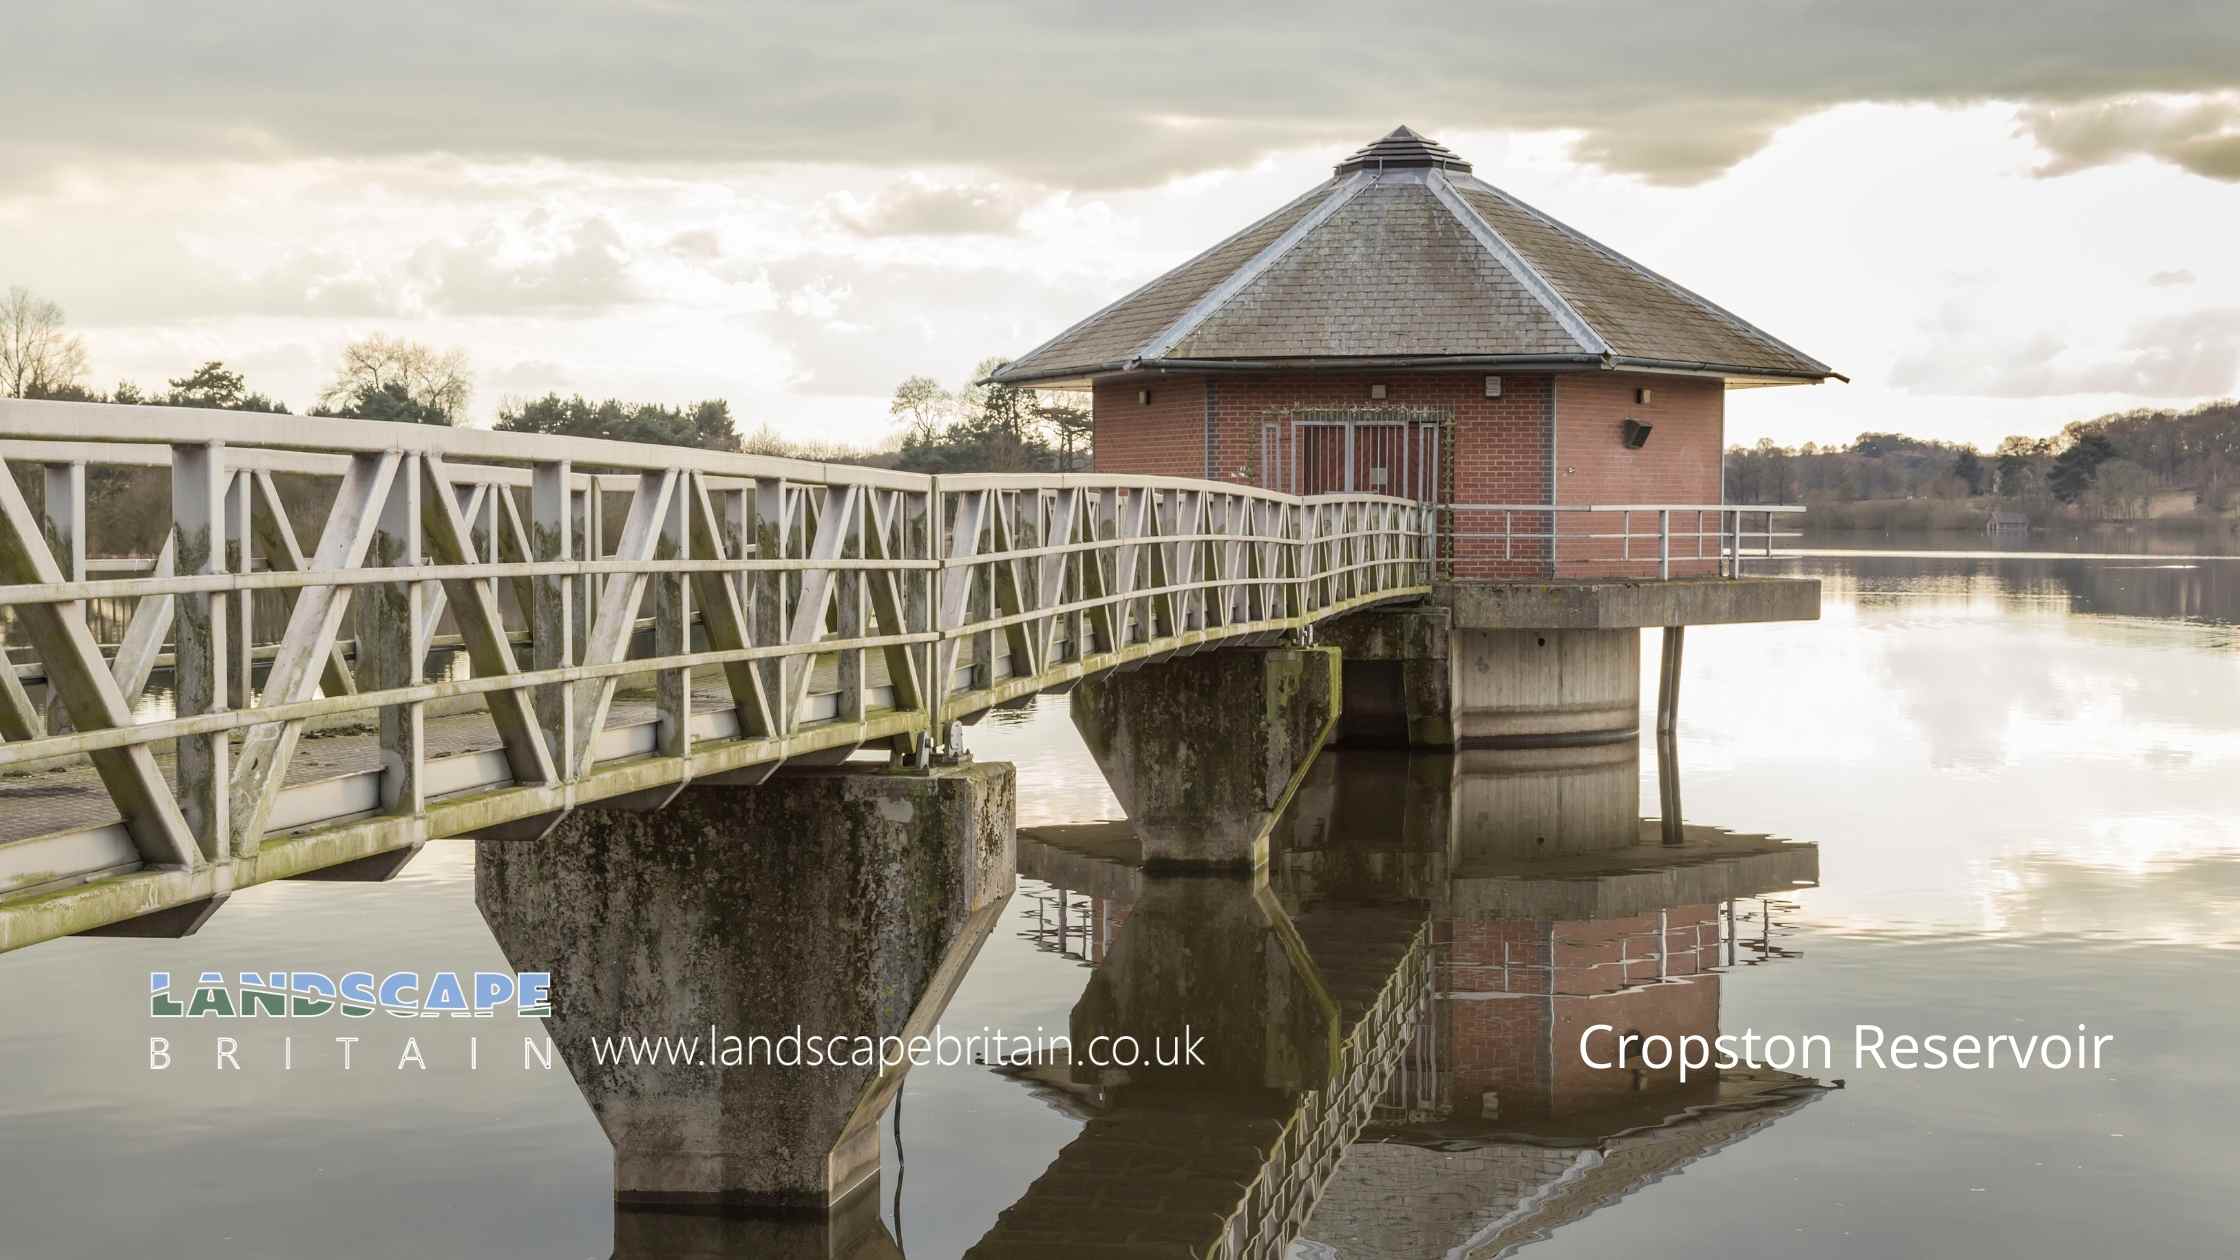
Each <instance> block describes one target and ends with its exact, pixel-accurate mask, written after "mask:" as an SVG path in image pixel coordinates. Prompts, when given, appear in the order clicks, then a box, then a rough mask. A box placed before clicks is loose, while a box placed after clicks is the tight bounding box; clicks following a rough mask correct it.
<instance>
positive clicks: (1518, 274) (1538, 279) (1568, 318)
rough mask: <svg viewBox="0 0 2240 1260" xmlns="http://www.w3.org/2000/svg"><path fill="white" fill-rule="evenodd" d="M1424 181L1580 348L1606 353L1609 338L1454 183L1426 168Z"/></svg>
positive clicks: (1442, 203)
mask: <svg viewBox="0 0 2240 1260" xmlns="http://www.w3.org/2000/svg"><path fill="white" fill-rule="evenodd" d="M1465 177H1466V178H1468V176H1465ZM1478 182H1480V183H1483V182H1484V181H1482V180H1481V181H1478ZM1424 183H1425V184H1426V185H1427V186H1429V187H1430V189H1431V195H1432V196H1433V197H1436V198H1437V199H1438V201H1439V204H1440V205H1442V206H1444V207H1446V210H1447V213H1449V214H1451V215H1453V216H1454V217H1455V219H1456V220H1457V221H1459V222H1460V223H1461V224H1462V226H1463V229H1464V230H1465V231H1468V232H1469V233H1470V235H1471V237H1472V238H1473V239H1475V240H1476V241H1477V242H1478V245H1479V247H1480V248H1482V249H1484V250H1485V251H1486V252H1487V253H1489V254H1491V255H1493V257H1494V260H1495V261H1496V262H1499V263H1500V264H1501V265H1502V267H1503V268H1504V269H1506V270H1507V271H1508V272H1509V274H1510V275H1511V276H1513V277H1515V278H1516V281H1517V283H1518V284H1520V285H1523V286H1524V289H1525V291H1526V292H1527V293H1530V294H1531V295H1532V296H1533V297H1534V298H1535V299H1536V300H1538V301H1539V303H1540V305H1541V307H1542V308H1543V309H1545V310H1546V311H1547V312H1548V314H1549V315H1551V316H1553V317H1554V318H1555V321H1556V323H1558V324H1560V325H1562V326H1563V331H1564V332H1565V333H1566V334H1568V335H1569V336H1570V338H1571V340H1573V341H1574V342H1577V343H1578V346H1579V348H1580V349H1581V350H1583V351H1585V352H1587V353H1588V354H1598V355H1608V354H1609V353H1610V343H1609V341H1608V340H1607V339H1605V338H1604V337H1603V335H1602V334H1601V333H1600V332H1598V331H1596V329H1595V326H1594V325H1593V324H1592V323H1589V322H1588V320H1587V317H1586V316H1584V315H1582V314H1580V313H1579V310H1578V308H1576V307H1574V306H1572V305H1571V302H1570V300H1569V299H1567V298H1565V297H1564V296H1563V294H1562V292H1561V291H1559V290H1558V289H1557V288H1556V286H1555V285H1554V283H1553V282H1551V281H1550V280H1549V279H1548V278H1547V277H1546V276H1544V275H1542V274H1541V273H1540V269H1539V268H1538V267H1535V266H1533V265H1532V262H1531V260H1530V259H1527V258H1526V257H1525V256H1524V255H1523V254H1521V253H1519V252H1518V251H1517V247H1516V246H1514V245H1511V244H1510V243H1509V239H1508V238H1507V237H1505V236H1503V235H1501V233H1500V231H1499V230H1498V229H1497V228H1495V227H1494V226H1493V225H1492V224H1491V223H1488V222H1486V219H1485V216H1484V215H1481V214H1479V213H1478V212H1477V211H1476V210H1475V209H1473V208H1472V207H1471V206H1470V203H1469V202H1466V201H1464V200H1463V199H1462V198H1461V196H1459V195H1458V194H1457V193H1456V192H1455V189H1454V185H1452V184H1451V183H1449V182H1448V180H1447V177H1446V173H1445V172H1444V171H1439V170H1432V171H1430V172H1429V173H1428V174H1427V176H1426V178H1425V180H1424ZM1488 186H1489V187H1490V185H1488Z"/></svg>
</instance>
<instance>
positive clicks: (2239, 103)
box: [2019, 91, 2240, 180]
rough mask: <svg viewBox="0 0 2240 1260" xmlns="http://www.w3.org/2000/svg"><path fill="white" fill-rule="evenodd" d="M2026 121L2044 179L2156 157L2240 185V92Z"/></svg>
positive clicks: (2106, 105)
mask: <svg viewBox="0 0 2240 1260" xmlns="http://www.w3.org/2000/svg"><path fill="white" fill-rule="evenodd" d="M2019 121H2020V122H2021V125H2022V129H2023V132H2024V133H2025V134H2027V135H2028V136H2029V137H2030V138H2031V139H2032V140H2034V141H2036V142H2037V144H2038V145H2039V147H2041V148H2043V149H2044V150H2045V151H2046V153H2047V155H2048V156H2047V158H2046V161H2045V162H2044V163H2043V164H2041V165H2040V166H2039V167H2038V174H2040V175H2045V176H2056V175H2068V174H2071V173H2073V172H2076V171H2080V170H2083V169H2085V168H2087V167H2092V166H2104V165H2107V164H2108V163H2111V162H2121V161H2123V160H2125V159H2127V158H2133V157H2149V158H2154V159H2157V160H2159V161H2163V162H2168V163H2170V164H2171V165H2173V166H2177V167H2182V168H2184V169H2185V170H2189V171H2192V172H2193V173H2194V174H2196V175H2202V176H2206V177H2207V178H2210V179H2222V180H2240V91H2234V92H2218V93H2214V94H2211V95H2207V96H2194V97H2170V96H2143V97H2129V96H2127V97H2118V98H2113V99H2108V100H2098V101H2089V102H2085V103H2082V104H2076V105H2040V106H2034V107H2031V108H2029V109H2025V110H2023V111H2022V114H2021V116H2020V120H2019Z"/></svg>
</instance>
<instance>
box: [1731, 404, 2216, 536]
mask: <svg viewBox="0 0 2240 1260" xmlns="http://www.w3.org/2000/svg"><path fill="white" fill-rule="evenodd" d="M1726 494H1727V498H1728V500H1729V501H1732V502H1738V503H1803V504H1805V505H1807V506H1808V507H1810V508H1811V509H1812V512H1811V515H1810V520H1811V522H1812V525H1813V527H1814V528H1818V529H1873V530H1888V529H1982V528H1983V527H1984V525H1985V524H1986V523H1987V521H1988V520H1989V519H1990V516H1991V514H1992V513H1993V512H2001V513H2006V514H2009V515H2010V516H2020V517H2022V518H2026V519H2027V520H2028V521H2029V522H2031V523H2032V524H2033V525H2039V526H2043V525H2047V524H2051V523H2053V522H2055V521H2075V522H2083V521H2144V520H2153V521H2156V522H2158V523H2170V524H2176V525H2185V526H2192V527H2201V526H2203V525H2207V524H2209V523H2211V522H2223V521H2226V520H2229V519H2232V518H2234V517H2235V516H2240V401H2234V400H2231V399H2227V400H2224V401H2220V402H2213V403H2205V404H2203V405H2201V406H2198V407H2193V408H2190V409H2187V410H2183V411H2171V410H2153V409H2142V410H2138V411H2125V412H2118V413H2115V414H2112V415H2105V416H2100V417H2098V418H2096V419H2092V420H2079V421H2075V422H2072V423H2070V424H2069V425H2067V426H2065V427H2064V428H2063V429H2062V430H2061V432H2060V433H2058V434H2055V435H2054V436H2052V437H2044V438H2039V437H2026V436H2020V435H2017V436H2012V437H2008V438H2006V439H2005V440H2003V441H2001V442H2000V443H1999V445H1998V446H1997V447H1995V448H1993V449H1992V450H1991V451H1990V452H1989V453H1988V454H1987V453H1984V452H1981V451H1978V450H1977V449H1976V448H1975V447H1974V446H1973V445H1972V444H1966V443H1956V442H1940V441H1937V440H1934V439H1930V438H1916V437H1909V436H1907V435H1905V434H1902V433H1862V434H1860V435H1859V436H1858V438H1857V439H1856V440H1854V441H1852V442H1850V443H1848V444H1844V445H1837V446H1820V445H1817V444H1815V443H1811V442H1807V443H1805V444H1804V445H1803V446H1801V447H1784V446H1777V445H1775V444H1774V443H1773V442H1772V441H1771V440H1770V439H1760V440H1759V442H1758V444H1757V445H1755V446H1735V447H1730V448H1729V449H1728V451H1727V459H1726Z"/></svg>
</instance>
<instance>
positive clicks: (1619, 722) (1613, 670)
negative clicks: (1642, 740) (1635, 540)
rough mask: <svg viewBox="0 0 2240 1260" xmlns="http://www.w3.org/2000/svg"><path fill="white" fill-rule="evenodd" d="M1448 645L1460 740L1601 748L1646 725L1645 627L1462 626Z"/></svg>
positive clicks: (1496, 744) (1497, 744)
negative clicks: (1642, 629) (1643, 699)
mask: <svg viewBox="0 0 2240 1260" xmlns="http://www.w3.org/2000/svg"><path fill="white" fill-rule="evenodd" d="M1448 642H1449V643H1450V644H1451V645H1452V647H1451V651H1452V653H1453V656H1452V659H1451V662H1450V664H1449V674H1450V676H1451V677H1452V679H1453V685H1454V726H1455V734H1456V737H1457V742H1459V743H1462V744H1465V745H1472V744H1475V745H1479V746H1492V747H1514V748H1526V747H1533V746H1545V745H1552V744H1580V743H1600V742H1605V741H1612V740H1630V739H1632V738H1634V736H1635V733H1636V732H1637V731H1638V730H1639V728H1640V724H1641V632H1640V631H1639V630H1631V629H1628V630H1465V629H1460V628H1457V629H1455V630H1453V631H1452V632H1451V633H1450V635H1449V639H1448Z"/></svg>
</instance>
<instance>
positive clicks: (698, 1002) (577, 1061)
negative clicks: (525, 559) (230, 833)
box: [475, 763, 1015, 1212]
mask: <svg viewBox="0 0 2240 1260" xmlns="http://www.w3.org/2000/svg"><path fill="white" fill-rule="evenodd" d="M1013 814H1014V800H1013V776H1012V770H1011V767H1010V766H1009V765H1006V764H1002V763H987V764H980V765H966V766H957V767H944V768H936V769H934V770H930V771H921V772H893V771H889V770H887V769H886V768H884V767H880V768H871V767H858V766H847V767H831V768H820V769H813V770H788V771H786V772H784V773H781V774H779V775H778V776H777V777H775V778H773V779H771V780H770V781H769V782H767V783H765V784H763V785H761V786H759V787H752V788H723V787H709V786H703V785H695V786H693V787H690V788H687V789H686V790H685V791H684V792H683V793H682V794H680V795H679V796H678V797H677V799H676V800H675V801H674V802H673V803H671V804H670V805H669V806H668V807H667V808H666V809H663V810H661V811H660V812H658V813H649V814H637V813H623V812H615V811H578V812H576V813H574V814H572V815H570V816H569V817H568V818H567V819H566V820H564V821H563V822H562V823H561V824H560V825H559V826H557V827H555V828H554V829H553V831H552V832H551V834H550V835H548V836H546V837H545V838H544V839H543V840H542V841H540V842H538V843H536V844H530V845H523V844H511V843H505V842H499V841H485V842H477V844H476V849H475V857H476V871H475V891H476V900H477V903H478V904H479V905H480V907H481V909H482V914H483V918H484V919H485V920H486V921H488V923H489V924H490V928H491V931H492V932H493V934H494V935H495V936H496V937H497V940H498V944H499V945H500V947H501V948H503V949H504V950H505V952H506V956H507V957H508V958H509V959H511V960H512V962H513V965H514V966H515V967H516V968H519V969H522V970H542V971H549V972H551V973H552V977H553V988H554V1000H553V1004H554V1013H553V1015H552V1016H551V1017H550V1021H549V1026H550V1028H551V1031H552V1039H553V1044H554V1046H555V1048H556V1049H558V1050H559V1052H560V1055H561V1057H562V1058H563V1059H564V1060H565V1061H566V1062H567V1064H568V1068H569V1070H570V1072H572V1073H573V1074H574V1076H575V1079H576V1084H577V1086H578V1088H580V1089H581V1090H582V1091H583V1094H584V1097H585V1098H586V1099H587V1100H588V1101H589V1102H590V1104H591V1108H592V1110H593V1111H594V1112H595V1113H596V1114H597V1115H598V1117H599V1122H600V1124H601V1125H602V1126H603V1127H604V1128H605V1129H606V1132H607V1136H608V1138H609V1140H610V1141H612V1142H613V1143H614V1148H615V1165H614V1169H615V1171H614V1178H615V1180H614V1185H615V1197H616V1199H617V1201H618V1202H622V1203H628V1204H655V1205H685V1206H693V1207H725V1208H732V1207H740V1208H755V1207H763V1208H789V1209H808V1210H811V1211H818V1212H823V1211H827V1210H829V1209H831V1208H832V1207H833V1205H835V1204H838V1203H840V1202H841V1201H842V1200H844V1199H846V1198H847V1197H848V1195H849V1194H850V1193H851V1192H854V1191H857V1190H859V1189H860V1188H861V1187H862V1186H863V1185H864V1184H865V1183H866V1182H867V1181H868V1180H870V1179H871V1178H874V1177H876V1176H877V1173H878V1169H879V1136H878V1129H877V1121H878V1117H879V1114H880V1112H881V1111H883V1110H884V1109H885V1106H886V1104H887V1102H888V1100H889V1099H890V1098H891V1097H892V1095H893V1092H894V1091H895V1090H896V1089H899V1088H900V1086H901V1082H902V1073H903V1070H904V1068H905V1067H906V1066H907V1064H904V1065H900V1066H896V1067H892V1068H887V1069H885V1070H881V1069H880V1068H879V1067H877V1066H875V1065H866V1066H860V1067H858V1066H846V1067H839V1066H818V1067H809V1066H795V1067H785V1066H780V1065H777V1064H773V1063H770V1062H768V1061H767V1060H768V1054H769V1047H768V1046H764V1047H763V1049H762V1051H760V1057H759V1058H758V1059H757V1060H756V1061H752V1062H749V1061H745V1060H744V1059H743V1058H742V1059H741V1060H740V1061H737V1062H735V1063H733V1062H723V1061H719V1062H717V1063H715V1064H714V1065H708V1064H699V1063H695V1064H689V1065H678V1064H666V1063H664V1064H644V1065H635V1064H615V1063H612V1062H608V1063H602V1062H600V1061H599V1059H598V1057H597V1055H596V1053H595V1051H594V1046H593V1041H594V1039H595V1038H604V1037H611V1036H617V1035H639V1036H649V1037H652V1036H678V1037H689V1036H698V1037H701V1038H703V1039H705V1038H707V1037H708V1036H709V1033H710V1029H711V1028H712V1029H713V1030H714V1033H715V1035H716V1036H717V1037H718V1038H719V1039H720V1038H724V1037H728V1036H736V1037H738V1038H740V1039H741V1043H742V1044H741V1051H742V1054H743V1053H744V1048H745V1046H744V1043H745V1042H746V1039H748V1038H752V1037H756V1036H762V1037H768V1038H771V1039H772V1040H773V1041H775V1039H777V1038H780V1037H784V1036H787V1035H789V1034H792V1033H795V1032H796V1031H797V1030H798V1031H799V1032H800V1033H802V1034H803V1035H805V1036H825V1037H829V1036H838V1037H846V1038H856V1037H873V1038H877V1037H882V1036H889V1035H892V1036H897V1037H902V1038H904V1039H907V1038H910V1037H913V1036H916V1035H918V1034H920V1033H922V1032H926V1031H929V1030H930V1029H931V1027H932V1025H933V1024H934V1022H935V1021H936V1020H937V1019H938V1018H939V1016H940V1013H941V1011H942V1009H943V1008H944V1007H945V1006H946V1005H947V1003H948V1000H949V997H950V995H951V993H953V992H954V990H955V987H956V985H957V983H958V982H959V981H960V980H961V979H962V978H963V976H964V973H965V970H966V968H967V967H968V966H969V965H970V964H971V961H972V958H973V956H974V955H975V954H976V953H977V952H978V950H979V947H980V943H981V942H982V941H983V940H984V939H986V936H987V934H988V932H989V931H990V929H992V928H993V926H994V924H995V921H996V917H997V916H998V914H999V913H1000V912H1001V909H1002V906H1003V903H1004V901H1005V899H1006V898H1008V897H1009V896H1010V893H1011V890H1012V887H1013V883H1014V875H1013V870H1014V860H1015V854H1014V833H1013ZM718 1058H719V1060H721V1058H722V1054H721V1046H720V1045H719V1047H718Z"/></svg>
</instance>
